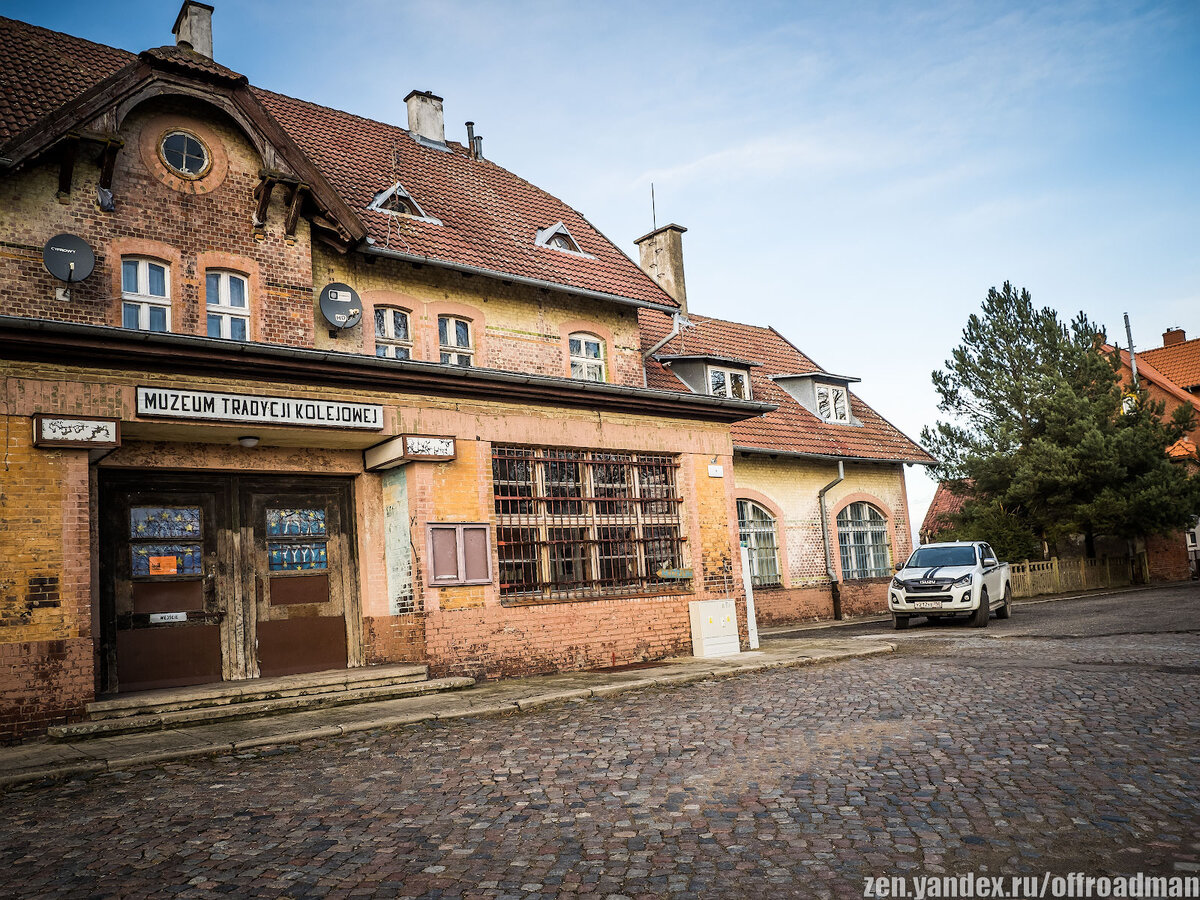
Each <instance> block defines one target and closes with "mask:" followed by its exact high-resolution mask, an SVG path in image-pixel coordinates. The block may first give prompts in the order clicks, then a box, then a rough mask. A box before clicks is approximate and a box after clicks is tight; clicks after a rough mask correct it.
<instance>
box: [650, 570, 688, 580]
mask: <svg viewBox="0 0 1200 900" xmlns="http://www.w3.org/2000/svg"><path fill="white" fill-rule="evenodd" d="M658 577H659V578H677V579H679V580H680V581H685V580H687V579H688V578H691V577H692V570H691V569H659V570H658Z"/></svg>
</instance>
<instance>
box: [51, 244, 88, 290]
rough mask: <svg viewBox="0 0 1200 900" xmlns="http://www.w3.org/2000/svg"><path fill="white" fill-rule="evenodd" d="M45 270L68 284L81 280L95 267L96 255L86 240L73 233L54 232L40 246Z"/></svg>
mask: <svg viewBox="0 0 1200 900" xmlns="http://www.w3.org/2000/svg"><path fill="white" fill-rule="evenodd" d="M42 262H43V263H45V265H46V271H47V272H49V273H50V274H51V275H53V276H54V277H55V278H57V279H58V280H59V281H65V282H67V283H68V284H71V283H74V282H76V281H83V279H85V278H87V277H88V276H89V275H91V274H92V270H93V269H94V268H96V255H95V254H94V253H92V248H91V247H89V246H88V243H87V241H85V240H84V239H83V238H81V237H78V236H76V235H74V234H56V235H55V236H54V237H52V238H50V240H48V241H46V246H45V247H43V248H42Z"/></svg>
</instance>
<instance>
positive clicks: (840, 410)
mask: <svg viewBox="0 0 1200 900" xmlns="http://www.w3.org/2000/svg"><path fill="white" fill-rule="evenodd" d="M817 415H818V416H820V417H821V418H822V419H824V420H825V421H826V422H837V423H840V424H846V423H848V422H849V421H850V395H849V393H848V392H847V391H846V389H845V388H844V387H838V386H837V385H833V384H818V385H817Z"/></svg>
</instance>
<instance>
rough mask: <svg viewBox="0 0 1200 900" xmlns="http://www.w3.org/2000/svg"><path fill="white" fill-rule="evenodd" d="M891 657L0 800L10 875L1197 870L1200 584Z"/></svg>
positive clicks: (696, 877)
mask: <svg viewBox="0 0 1200 900" xmlns="http://www.w3.org/2000/svg"><path fill="white" fill-rule="evenodd" d="M836 631H837V632H838V636H841V637H853V636H858V635H863V636H868V635H869V636H876V637H877V636H879V635H881V634H885V635H887V636H888V639H890V640H896V641H897V643H898V644H899V649H898V652H896V653H894V654H889V655H885V656H880V657H872V658H868V659H862V660H855V661H851V662H845V663H838V664H834V665H827V666H821V667H813V668H799V669H784V670H777V671H773V672H769V673H764V674H756V675H748V676H743V677H738V678H730V679H725V680H722V681H712V682H702V683H698V684H691V685H685V686H681V687H676V688H670V689H659V690H651V691H645V692H640V693H631V694H624V695H621V696H618V697H613V698H606V699H593V700H588V701H585V702H577V703H568V704H565V705H563V706H558V707H552V708H547V709H544V710H541V711H537V712H532V713H527V714H521V715H515V716H506V717H501V718H493V719H479V720H461V721H457V722H454V723H451V724H449V725H438V726H433V727H431V726H429V725H420V726H414V727H410V728H407V729H404V730H400V731H395V732H378V733H369V734H363V735H355V736H350V737H345V738H339V739H336V740H331V741H326V742H312V743H306V744H304V745H302V746H299V747H296V746H286V747H280V748H272V749H268V750H264V751H259V752H254V753H245V754H240V755H231V756H227V757H222V758H215V759H202V760H196V761H189V762H188V763H186V764H181V763H177V764H169V765H162V766H158V767H152V768H146V769H142V770H138V771H132V772H115V773H112V774H107V775H103V776H96V777H93V778H90V779H86V780H84V779H81V780H77V781H73V782H69V783H66V784H59V785H50V786H46V785H41V786H27V787H24V788H20V789H17V790H15V791H13V792H11V793H8V794H5V795H0V797H2V799H0V806H2V809H0V834H2V835H3V846H2V847H0V869H2V870H3V871H4V872H5V878H4V887H3V888H2V889H0V894H6V895H10V896H21V897H48V896H54V897H58V896H63V897H130V896H159V895H161V896H177V897H223V896H239V897H241V896H247V897H248V896H263V897H317V896H332V897H343V896H346V897H472V898H485V897H486V898H494V897H601V898H606V897H611V896H612V895H619V896H626V897H663V896H671V897H704V898H707V897H758V898H764V900H765V898H772V897H783V896H795V897H809V896H816V897H824V896H834V897H842V896H845V897H850V896H858V897H861V896H862V895H863V879H864V878H865V877H868V876H891V875H899V874H913V875H916V874H938V873H953V874H959V873H965V872H976V873H992V874H997V873H1001V872H1003V873H1005V874H1017V873H1037V874H1041V873H1043V872H1044V871H1047V870H1049V871H1052V872H1055V873H1067V872H1072V871H1085V872H1088V873H1090V874H1105V873H1109V874H1126V873H1133V872H1137V871H1142V872H1157V873H1165V874H1196V873H1197V872H1198V871H1200V843H1198V841H1200V791H1198V789H1197V786H1196V777H1197V773H1198V772H1200V732H1198V725H1197V723H1198V722H1200V679H1198V678H1197V675H1200V591H1198V590H1197V589H1196V588H1194V587H1184V588H1171V589H1163V590H1159V591H1153V592H1141V593H1132V594H1126V595H1118V596H1111V597H1102V598H1093V599H1088V600H1072V601H1064V602H1056V603H1044V604H1029V605H1023V606H1018V607H1017V609H1016V612H1015V614H1014V616H1013V618H1012V619H1011V620H1009V621H1005V622H1000V621H996V620H993V621H992V622H991V625H990V627H989V628H988V629H987V630H986V631H978V630H975V629H969V628H965V627H959V626H957V625H947V624H942V625H937V626H924V625H918V626H917V627H915V628H913V629H911V630H910V631H908V632H902V633H893V632H891V631H890V630H889V629H888V627H887V626H885V625H883V624H872V625H856V626H851V627H845V628H840V629H836Z"/></svg>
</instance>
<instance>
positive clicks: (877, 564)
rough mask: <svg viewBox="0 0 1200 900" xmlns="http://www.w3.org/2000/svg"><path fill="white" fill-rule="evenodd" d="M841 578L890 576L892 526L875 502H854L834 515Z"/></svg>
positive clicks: (856, 578)
mask: <svg viewBox="0 0 1200 900" xmlns="http://www.w3.org/2000/svg"><path fill="white" fill-rule="evenodd" d="M836 524H837V534H838V550H839V553H840V554H841V563H842V578H844V579H846V580H847V581H853V580H858V579H863V578H886V577H887V576H888V575H890V574H891V573H892V531H891V523H889V522H888V518H887V516H886V515H884V512H883V510H881V509H880V508H879V507H877V506H876V505H875V504H874V503H868V502H867V501H866V500H857V501H855V502H854V503H851V504H850V505H849V506H847V507H846V508H845V509H843V510H842V511H841V512H839V513H838V514H837V518H836Z"/></svg>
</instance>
